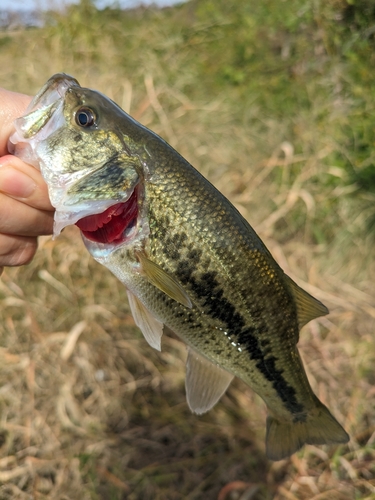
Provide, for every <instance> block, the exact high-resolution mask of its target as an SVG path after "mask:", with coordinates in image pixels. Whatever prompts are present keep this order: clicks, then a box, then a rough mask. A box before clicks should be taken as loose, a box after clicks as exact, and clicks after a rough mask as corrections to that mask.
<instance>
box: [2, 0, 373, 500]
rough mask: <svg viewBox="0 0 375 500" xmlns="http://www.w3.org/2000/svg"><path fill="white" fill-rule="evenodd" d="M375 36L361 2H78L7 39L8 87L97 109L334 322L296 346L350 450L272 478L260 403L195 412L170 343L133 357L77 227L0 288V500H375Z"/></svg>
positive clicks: (320, 453)
mask: <svg viewBox="0 0 375 500" xmlns="http://www.w3.org/2000/svg"><path fill="white" fill-rule="evenodd" d="M374 23H375V14H374V9H373V7H372V2H371V1H370V0H361V1H352V2H349V1H348V2H347V1H346V0H330V1H328V2H322V1H315V2H307V1H303V0H293V1H288V2H281V1H279V0H264V1H263V2H247V1H245V0H243V1H237V2H230V3H228V2H226V1H224V0H218V1H215V2H214V1H212V0H200V1H191V2H188V3H186V4H184V5H180V6H176V7H174V8H171V9H165V10H162V11H158V10H153V9H139V10H135V11H130V12H121V11H116V10H115V11H111V10H109V9H108V10H105V11H103V12H100V13H99V12H98V11H97V10H96V9H95V7H94V6H93V5H92V4H91V3H90V2H87V1H85V2H83V1H82V2H81V4H80V5H79V6H72V7H69V8H68V9H67V11H66V13H65V14H55V13H49V14H48V16H47V24H46V26H45V27H44V28H40V29H28V30H15V31H5V32H3V33H0V64H1V68H2V71H1V76H0V85H1V86H4V87H6V88H9V89H12V90H15V91H20V92H25V93H29V94H34V93H35V92H36V91H37V90H38V89H39V88H40V87H41V85H42V84H43V83H44V82H45V81H46V80H47V78H49V77H50V76H51V75H52V74H53V73H56V72H61V71H64V72H67V73H70V74H72V75H73V76H75V77H76V78H77V79H78V81H79V82H80V83H81V84H82V85H84V86H88V87H91V88H95V89H98V90H101V91H102V92H104V93H105V94H107V95H109V97H111V98H112V99H114V100H115V101H116V102H117V103H118V104H119V105H120V106H122V107H124V109H126V110H127V111H129V112H130V113H131V114H132V115H133V116H134V117H135V118H136V119H138V120H140V121H141V122H142V123H144V124H145V125H146V126H148V127H150V128H151V129H152V130H154V131H155V132H157V133H158V134H160V135H162V136H163V137H164V138H165V139H166V140H167V141H168V142H170V143H171V144H172V145H173V146H174V147H175V148H176V149H177V150H178V151H179V152H180V153H181V154H183V155H184V156H185V157H186V158H187V159H188V160H189V161H190V162H191V163H192V164H193V165H194V166H195V167H196V168H198V169H199V170H200V171H201V172H202V173H203V174H204V175H205V176H207V177H208V178H209V179H210V180H211V181H212V182H213V183H214V184H215V185H216V186H217V187H218V188H219V189H220V190H221V191H222V192H223V193H224V194H225V195H226V196H227V197H228V198H229V199H230V200H231V201H232V202H233V203H234V204H235V206H236V207H237V208H238V209H239V210H240V211H241V213H243V214H244V216H245V217H246V218H247V219H248V220H249V221H250V223H251V224H252V225H253V226H254V228H255V229H256V230H257V231H258V232H259V234H260V236H261V237H262V238H263V239H264V240H265V242H266V244H267V246H268V247H269V248H270V250H271V252H272V253H273V254H274V256H275V258H276V260H277V261H278V262H279V263H280V265H281V266H282V267H283V268H284V270H285V271H286V272H287V273H288V274H290V275H291V276H292V277H293V278H296V279H297V280H299V283H300V284H302V285H303V286H304V287H306V289H307V290H308V291H310V292H311V293H313V294H314V295H315V296H317V297H318V298H320V299H321V300H323V302H324V303H326V304H327V306H328V307H329V309H330V311H331V314H330V315H329V316H328V317H325V318H321V319H319V320H317V321H314V322H312V323H311V324H309V325H308V326H306V327H305V328H304V330H303V331H302V333H301V339H300V343H299V347H300V350H301V353H302V356H303V358H304V361H305V364H306V367H307V371H308V375H309V379H310V381H311V384H312V386H313V388H314V390H315V391H316V393H317V395H318V396H319V397H320V398H321V399H322V400H323V401H324V402H325V403H326V404H327V405H328V406H329V407H330V409H331V410H332V412H333V413H334V414H335V415H336V416H337V418H338V419H339V420H340V421H341V422H342V423H343V424H344V426H345V427H346V429H347V430H348V431H349V433H350V434H351V437H352V439H351V442H350V444H349V445H348V446H341V447H337V448H326V447H319V448H318V447H312V446H308V447H305V448H304V449H303V450H302V451H300V452H299V453H297V454H295V455H294V456H293V457H292V458H291V459H289V460H284V461H282V462H280V463H275V464H271V463H269V462H268V461H267V460H266V458H265V455H264V429H265V416H266V414H265V408H264V405H263V403H262V402H261V401H260V400H259V398H258V397H257V396H255V395H254V394H253V393H252V392H251V390H250V389H249V388H248V387H246V386H245V385H244V384H243V383H241V382H240V381H236V382H235V383H234V384H233V385H232V387H231V388H230V390H229V391H228V394H227V395H226V396H225V397H224V398H223V400H222V402H220V403H219V404H218V405H217V407H215V409H213V410H212V411H211V412H209V413H208V414H207V415H204V416H203V417H198V416H196V415H192V414H190V412H189V411H188V409H187V405H186V403H185V395H184V359H185V356H186V354H185V348H184V346H183V345H182V344H181V343H179V342H178V341H177V340H176V339H175V338H171V337H169V338H165V339H163V350H162V352H161V353H158V352H156V351H153V350H152V349H151V348H150V347H149V346H148V345H146V342H145V341H144V340H143V338H142V336H141V333H140V332H139V330H138V329H137V328H136V327H135V325H134V322H133V320H132V318H131V315H130V313H129V310H128V306H127V302H126V298H125V297H126V293H125V290H124V288H123V287H122V285H121V284H120V283H119V282H118V281H116V279H115V278H114V277H112V275H110V273H109V272H107V271H106V270H105V269H104V268H101V267H100V266H98V265H97V264H96V263H95V262H94V261H93V260H92V259H91V258H90V256H89V255H88V253H87V252H86V250H85V249H84V248H83V245H82V244H81V242H80V238H79V235H78V233H77V231H75V230H74V229H69V230H67V231H65V232H64V234H63V235H62V236H61V237H59V238H58V239H57V240H56V241H51V240H50V239H49V238H42V239H41V245H40V246H41V248H40V250H39V252H38V254H37V256H36V257H35V259H34V261H33V262H32V263H31V264H30V265H29V266H26V267H23V268H20V269H7V270H6V271H5V273H4V275H3V276H2V279H1V282H0V302H1V307H0V315H1V321H0V345H1V346H2V347H1V348H0V361H1V363H0V366H1V368H0V407H1V425H0V427H1V428H0V432H1V436H2V439H1V441H0V483H1V484H2V486H0V499H1V498H4V499H5V498H12V499H13V498H14V499H16V498H19V499H29V498H38V499H43V500H44V499H48V500H56V499H61V500H63V499H66V498H69V499H73V500H75V499H80V500H83V499H84V500H86V499H112V498H113V499H125V498H126V499H129V500H138V499H142V500H147V499H150V500H151V499H152V500H155V499H156V500H158V499H163V500H164V499H165V500H174V499H176V500H179V499H181V500H182V499H184V500H186V499H189V500H193V499H194V500H195V499H197V500H198V499H207V500H211V499H216V498H218V495H219V493H220V492H221V497H220V500H229V499H232V498H239V499H242V500H244V499H245V498H252V499H255V500H260V499H275V500H284V499H292V500H295V499H298V500H305V499H306V500H307V499H309V500H311V499H314V498H316V499H319V500H322V499H331V498H337V499H354V498H358V499H372V498H374V495H375V446H374V432H375V411H374V404H373V401H374V389H373V385H374V376H373V366H374V363H375V349H374V348H373V345H374V337H373V335H374V333H373V332H374V326H375V323H374V322H375V302H374V296H375V288H374V282H375V269H374V259H373V236H374V229H373V228H374V219H375V216H374V213H375V210H374V201H375V194H374V191H375V188H374V185H375V184H374V183H375V181H374V163H373V158H374V130H375V123H374V121H375V118H374V117H375V113H374V99H375V97H374V96H375V92H374V90H375V89H374V83H373V68H374V63H375V61H374V57H375V56H374V54H375V52H374V34H373V33H372V26H373V25H374ZM371 228H372V229H371ZM82 320H84V321H85V322H86V324H85V328H84V329H83V331H82V333H81V335H80V337H79V340H78V342H77V344H76V345H75V347H74V350H73V351H72V352H71V353H70V356H69V357H68V358H67V359H66V358H64V357H62V356H61V352H62V350H63V347H64V345H65V343H66V341H67V339H68V338H69V332H71V331H72V329H73V328H74V327H75V325H77V324H78V323H79V322H81V321H82ZM252 488H257V493H256V494H255V496H250V497H249V495H250V491H251V490H252ZM246 491H247V493H246ZM246 495H247V496H246Z"/></svg>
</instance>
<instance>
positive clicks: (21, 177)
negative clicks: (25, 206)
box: [0, 166, 36, 198]
mask: <svg viewBox="0 0 375 500" xmlns="http://www.w3.org/2000/svg"><path fill="white" fill-rule="evenodd" d="M35 189H36V184H35V182H34V181H33V179H31V178H30V177H29V176H28V175H25V174H24V173H22V172H20V171H19V170H16V169H14V168H11V167H6V166H4V167H3V168H2V169H1V170H0V191H1V192H3V193H5V194H9V195H10V196H14V197H15V198H28V197H29V196H31V195H32V194H33V193H34V191H35Z"/></svg>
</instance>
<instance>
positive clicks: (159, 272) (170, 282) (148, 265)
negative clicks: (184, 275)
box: [137, 252, 192, 309]
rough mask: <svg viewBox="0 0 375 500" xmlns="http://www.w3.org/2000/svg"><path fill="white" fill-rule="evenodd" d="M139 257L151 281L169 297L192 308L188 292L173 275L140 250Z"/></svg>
mask: <svg viewBox="0 0 375 500" xmlns="http://www.w3.org/2000/svg"><path fill="white" fill-rule="evenodd" d="M137 257H138V259H139V262H140V264H141V266H142V271H143V272H144V274H145V276H146V277H147V279H148V280H149V282H150V283H152V284H153V285H154V286H156V288H159V290H161V291H162V292H164V293H165V294H166V295H168V297H171V298H172V299H174V300H175V301H176V302H179V303H180V304H182V305H183V306H185V307H189V308H190V309H191V307H192V303H191V300H190V298H189V296H188V294H187V293H186V292H185V290H184V289H183V288H182V286H181V285H180V284H179V283H177V281H176V280H175V279H174V278H172V276H170V275H169V274H167V273H166V272H165V271H164V269H162V268H161V267H160V266H158V264H155V262H152V261H151V260H150V259H148V258H147V257H146V256H145V255H144V254H143V253H141V252H138V253H137Z"/></svg>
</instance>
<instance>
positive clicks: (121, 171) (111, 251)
mask: <svg viewBox="0 0 375 500" xmlns="http://www.w3.org/2000/svg"><path fill="white" fill-rule="evenodd" d="M14 127H15V131H14V133H13V135H12V136H11V137H10V139H9V149H10V152H12V153H13V154H15V155H16V156H18V157H20V158H21V159H22V160H24V161H26V162H27V163H29V164H31V165H33V166H35V167H36V168H39V169H40V171H41V173H42V175H43V177H44V179H45V181H46V183H47V185H48V190H49V196H50V199H51V203H52V205H53V206H54V207H55V209H56V212H55V221H54V235H55V236H57V235H58V234H59V233H60V232H61V231H62V230H63V229H64V227H66V226H68V225H72V224H75V225H76V226H78V228H79V229H80V231H81V235H82V238H83V242H84V244H85V246H86V248H87V250H88V251H89V252H90V254H91V255H92V256H93V257H94V259H96V260H97V261H98V262H99V263H101V264H102V265H104V266H105V267H107V268H108V269H109V270H110V271H111V272H112V273H113V274H114V275H115V276H116V277H117V278H118V279H119V280H120V281H121V282H122V283H123V284H124V285H125V287H126V290H127V294H128V299H129V306H130V309H131V312H132V314H133V317H134V321H135V323H136V325H137V326H138V327H139V328H140V330H141V331H142V333H143V335H144V337H145V339H146V341H147V342H148V343H149V344H150V346H151V347H153V348H155V349H157V350H160V349H161V340H162V335H163V332H165V331H167V330H171V331H173V332H174V333H175V334H176V335H177V336H178V337H179V338H180V339H181V340H182V341H183V342H185V343H186V345H187V350H188V353H187V361H186V383H185V387H186V397H187V403H188V405H189V407H190V409H191V410H192V411H193V412H195V413H196V414H203V413H205V412H207V411H208V410H210V409H211V408H212V407H213V406H214V405H215V404H216V403H217V402H218V401H219V399H220V398H221V396H222V395H223V394H224V393H225V391H226V390H227V388H228V386H229V384H230V383H231V381H232V380H233V378H234V377H238V378H240V379H241V380H242V381H243V382H244V383H245V384H247V385H248V386H250V387H251V388H252V389H253V390H254V391H255V392H256V393H257V394H258V395H259V396H260V397H261V398H262V399H263V400H264V402H265V403H266V405H267V420H266V455H267V457H268V458H269V459H271V460H281V459H283V458H286V457H289V456H290V455H291V454H293V453H294V452H296V451H297V450H299V449H300V448H301V447H302V446H303V445H305V444H313V445H323V444H329V445H335V444H336V445H337V444H344V443H347V442H348V440H349V436H348V434H347V433H346V431H345V430H344V428H343V427H342V426H341V424H339V422H338V421H337V420H336V419H335V417H334V416H333V415H332V414H331V413H330V411H329V410H328V408H327V407H326V406H325V405H324V404H323V403H322V402H321V401H320V400H319V399H318V397H317V396H316V395H315V394H314V392H313V390H312V388H311V386H310V384H309V381H308V378H307V375H306V372H305V370H304V367H303V363H302V360H301V357H300V354H299V351H298V348H297V343H298V339H299V332H300V329H301V328H302V327H303V326H304V325H305V324H306V323H308V322H309V321H310V320H312V319H314V318H317V317H319V316H322V315H325V314H328V309H327V308H326V307H325V306H324V305H323V304H322V303H321V302H320V301H318V300H317V299H315V298H314V297H312V296H311V295H310V294H309V293H307V292H306V291H305V290H303V289H302V288H300V287H299V286H298V285H297V284H296V283H295V282H294V281H293V280H292V279H291V278H290V277H289V276H287V275H286V274H285V273H284V271H283V270H282V269H281V267H280V266H279V265H278V264H277V262H276V261H275V260H274V258H273V257H272V255H271V253H270V252H269V250H268V249H267V248H266V246H265V245H264V243H263V242H262V241H261V239H260V238H259V236H258V235H257V234H256V232H255V231H254V229H253V228H252V227H251V226H250V224H249V223H248V222H247V221H246V220H245V218H244V217H242V215H241V214H240V213H239V212H238V211H237V209H236V208H235V207H234V206H233V205H232V204H231V203H230V201H229V200H228V199H227V198H225V196H224V195H223V194H222V193H220V192H219V191H218V190H217V189H216V188H215V187H214V186H213V185H212V184H211V183H210V182H209V181H208V180H207V179H206V178H205V177H203V176H202V175H201V174H200V173H199V172H198V171H197V170H196V169H195V168H194V167H193V166H192V165H190V164H189V163H188V162H187V161H186V160H185V159H184V158H183V157H182V156H181V155H180V154H179V153H178V152H177V151H176V150H174V149H173V148H172V147H171V146H170V145H169V144H168V143H167V142H165V141H164V140H163V139H162V138H161V137H159V136H158V135H156V134H155V133H154V132H152V131H151V130H149V129H147V128H146V127H144V126H142V125H141V124H140V123H138V122H137V121H136V120H134V119H133V118H132V117H131V116H130V115H128V114H127V113H125V111H123V110H122V109H121V108H120V107H119V106H118V105H117V104H116V103H115V102H113V101H112V100H110V99H109V98H107V97H106V96H105V95H103V94H101V93H100V92H97V91H95V90H91V89H89V88H84V87H81V86H80V84H79V83H78V81H77V80H76V79H75V78H73V77H71V76H69V75H66V74H63V73H61V74H56V75H54V76H52V77H51V78H50V79H49V80H48V81H47V83H46V84H45V85H44V86H43V87H42V88H41V90H40V91H39V92H38V94H37V95H36V96H35V97H34V99H33V101H32V102H31V104H30V106H29V108H28V109H27V111H26V113H25V115H24V116H22V117H20V118H18V119H17V120H16V121H15V124H14Z"/></svg>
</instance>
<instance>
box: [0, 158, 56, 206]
mask: <svg viewBox="0 0 375 500" xmlns="http://www.w3.org/2000/svg"><path fill="white" fill-rule="evenodd" d="M0 192H2V193H4V194H7V195H8V196H10V197H12V198H14V199H15V200H19V201H21V202H22V203H25V204H26V205H29V206H30V207H34V208H38V209H40V210H47V211H53V210H54V208H53V206H52V205H51V202H50V200H49V197H48V189H47V185H46V183H45V182H44V180H43V177H42V174H41V173H40V172H39V170H37V169H36V168H34V167H32V166H31V165H28V164H27V163H24V162H23V161H21V160H20V159H19V158H16V157H15V156H12V155H7V156H3V157H2V158H0Z"/></svg>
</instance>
